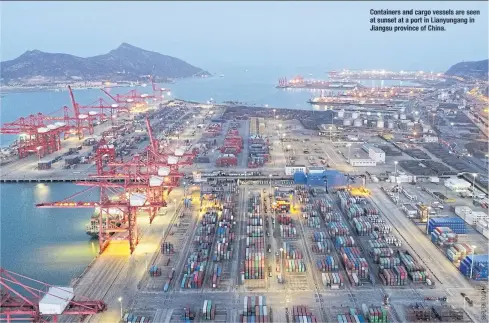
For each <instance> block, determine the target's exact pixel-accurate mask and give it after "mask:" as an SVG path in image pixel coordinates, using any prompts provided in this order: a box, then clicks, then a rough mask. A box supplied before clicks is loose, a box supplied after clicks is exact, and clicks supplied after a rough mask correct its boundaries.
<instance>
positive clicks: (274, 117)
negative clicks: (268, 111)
mask: <svg viewBox="0 0 489 323" xmlns="http://www.w3.org/2000/svg"><path fill="white" fill-rule="evenodd" d="M275 111H277V110H275V109H273V119H274V120H275V119H276V118H275Z"/></svg>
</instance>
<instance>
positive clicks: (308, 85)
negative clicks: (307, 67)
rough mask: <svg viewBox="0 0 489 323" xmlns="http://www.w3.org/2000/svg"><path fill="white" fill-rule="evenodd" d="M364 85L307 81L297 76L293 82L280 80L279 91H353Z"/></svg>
mask: <svg viewBox="0 0 489 323" xmlns="http://www.w3.org/2000/svg"><path fill="white" fill-rule="evenodd" d="M361 87H363V85H361V84H360V83H356V82H347V81H335V82H329V81H324V80H305V79H304V78H303V77H302V76H296V77H294V78H293V79H291V80H287V78H280V79H279V80H278V85H277V88H278V89H313V90H353V89H356V88H361Z"/></svg>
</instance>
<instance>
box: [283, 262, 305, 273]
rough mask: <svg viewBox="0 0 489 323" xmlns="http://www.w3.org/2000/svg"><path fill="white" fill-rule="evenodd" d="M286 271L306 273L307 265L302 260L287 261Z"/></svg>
mask: <svg viewBox="0 0 489 323" xmlns="http://www.w3.org/2000/svg"><path fill="white" fill-rule="evenodd" d="M285 271H286V272H294V273H303V272H305V271H306V264H305V263H304V261H303V260H302V259H288V260H285Z"/></svg>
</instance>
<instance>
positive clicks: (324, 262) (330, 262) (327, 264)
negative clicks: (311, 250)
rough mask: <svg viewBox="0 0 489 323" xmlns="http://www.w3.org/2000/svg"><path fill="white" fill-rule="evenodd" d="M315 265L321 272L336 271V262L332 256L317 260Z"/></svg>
mask: <svg viewBox="0 0 489 323" xmlns="http://www.w3.org/2000/svg"><path fill="white" fill-rule="evenodd" d="M316 265H317V267H318V269H319V271H322V272H327V271H328V272H329V271H338V262H337V261H336V260H335V259H334V258H333V257H332V256H326V257H325V258H321V259H317V260H316Z"/></svg>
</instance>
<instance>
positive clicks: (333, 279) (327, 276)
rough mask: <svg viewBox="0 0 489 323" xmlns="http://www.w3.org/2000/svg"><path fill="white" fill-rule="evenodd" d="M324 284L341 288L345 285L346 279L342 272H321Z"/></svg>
mask: <svg viewBox="0 0 489 323" xmlns="http://www.w3.org/2000/svg"><path fill="white" fill-rule="evenodd" d="M321 280H322V281H323V285H324V286H326V287H329V288H331V289H340V288H341V287H343V286H344V280H343V276H342V275H341V273H339V272H338V273H321Z"/></svg>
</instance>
